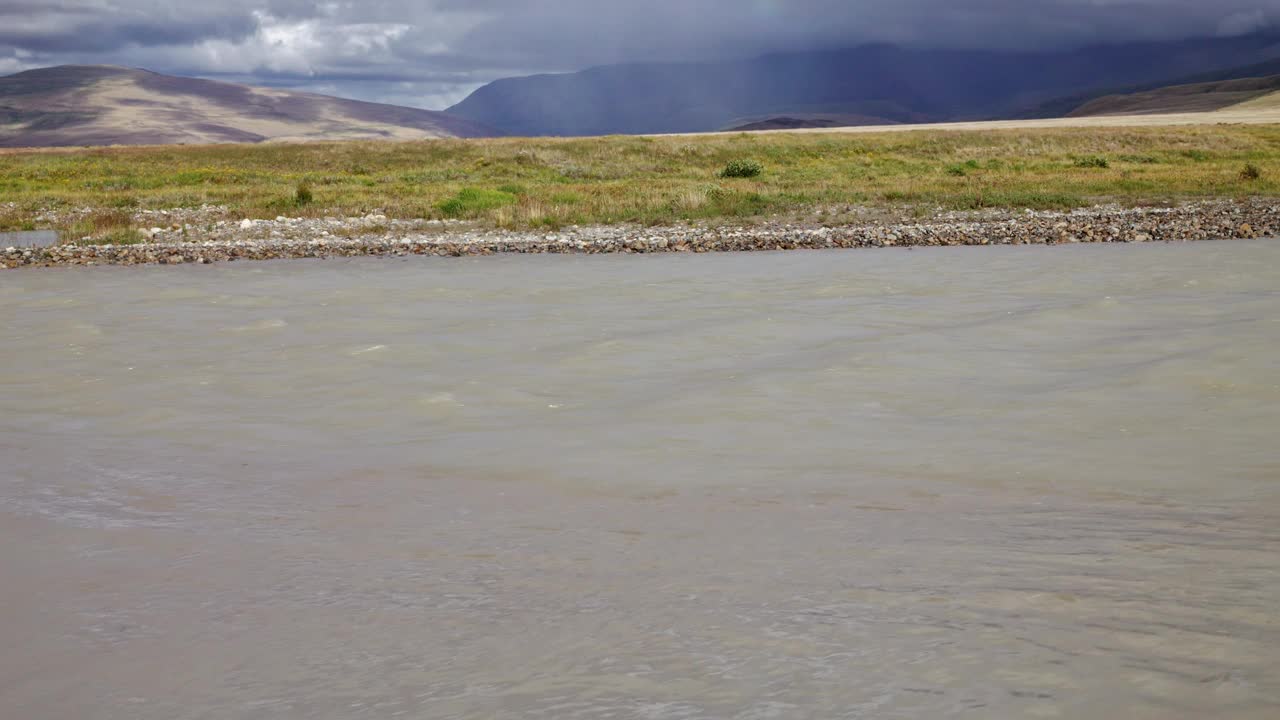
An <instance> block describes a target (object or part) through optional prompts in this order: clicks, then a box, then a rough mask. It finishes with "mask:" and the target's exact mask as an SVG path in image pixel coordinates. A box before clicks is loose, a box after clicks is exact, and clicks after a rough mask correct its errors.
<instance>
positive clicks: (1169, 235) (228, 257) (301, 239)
mask: <svg viewBox="0 0 1280 720" xmlns="http://www.w3.org/2000/svg"><path fill="white" fill-rule="evenodd" d="M217 211H218V210H217V209H216V208H214V209H208V208H206V209H205V210H204V212H217ZM198 212H201V211H173V212H172V213H170V212H163V213H155V212H153V213H152V214H150V215H149V216H148V218H150V219H151V220H153V221H156V220H157V219H159V218H164V219H165V220H171V221H173V222H169V223H168V224H166V225H165V226H164V227H160V226H153V227H150V228H148V229H147V230H145V231H143V234H144V235H145V236H146V237H147V238H148V239H147V241H145V242H140V243H136V244H129V245H94V244H64V245H55V246H50V247H34V248H33V247H23V248H18V247H12V248H4V249H0V267H6V268H17V267H23V266H58V265H138V264H150V263H159V264H182V263H200V264H207V263H215V262H227V261H235V260H275V259H288V258H327V257H355V256H407V255H436V256H469V255H493V254H498V253H529V254H538V253H582V254H597V253H653V252H695V253H704V252H747V251H763V250H805V249H809V250H816V249H834V248H862V247H925V246H950V245H1030V244H1050V245H1051V244H1059V243H1115V242H1119V243H1131V242H1171V241H1178V242H1181V241H1192V240H1213V239H1232V238H1256V237H1270V236H1274V235H1280V201H1277V200H1271V199H1248V200H1217V201H1204V202H1194V203H1184V204H1180V205H1176V206H1172V207H1142V208H1123V207H1119V206H1099V207H1093V208H1086V209H1080V210H1073V211H1033V210H1025V211H991V210H987V211H971V212H945V213H939V214H937V215H936V216H934V217H932V218H929V219H927V220H923V221H907V220H904V219H903V217H902V215H901V214H896V215H895V214H893V213H888V214H885V213H877V212H875V211H873V210H870V209H857V208H843V209H832V210H830V211H829V212H830V217H831V218H832V221H831V222H825V223H824V222H818V221H798V220H794V219H788V220H786V221H779V220H770V221H760V222H756V223H752V224H737V225H701V226H700V225H685V226H675V225H671V226H657V227H641V226H628V225H600V226H583V227H571V228H568V229H563V230H560V231H556V232H533V231H518V230H502V229H494V228H482V227H479V226H476V225H472V224H468V223H457V222H445V221H439V220H430V221H423V220H419V221H403V220H389V219H388V218H386V217H385V216H382V215H377V214H374V215H368V216H362V217H355V218H289V217H284V216H279V217H277V218H276V219H275V220H254V219H244V220H241V221H238V222H236V221H225V220H223V221H217V222H213V223H208V224H206V225H204V226H203V227H201V226H200V224H199V223H193V222H186V221H187V220H191V219H193V217H192V213H198Z"/></svg>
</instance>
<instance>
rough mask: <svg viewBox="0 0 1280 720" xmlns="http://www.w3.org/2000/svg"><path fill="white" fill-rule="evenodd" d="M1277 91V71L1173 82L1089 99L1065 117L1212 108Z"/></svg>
mask: <svg viewBox="0 0 1280 720" xmlns="http://www.w3.org/2000/svg"><path fill="white" fill-rule="evenodd" d="M1277 91H1280V75H1272V76H1270V77H1255V78H1241V79H1238V80H1220V81H1216V82H1205V83H1195V84H1191V85H1172V86H1169V87H1162V88H1157V89H1155V90H1145V91H1142V92H1134V93H1127V94H1117V95H1107V96H1105V97H1100V98H1097V99H1096V100H1090V101H1089V102H1086V103H1085V104H1083V105H1081V106H1080V107H1078V108H1076V109H1075V110H1073V111H1072V112H1071V113H1069V114H1068V115H1067V117H1091V116H1095V115H1152V114H1163V113H1184V112H1212V111H1214V110H1222V109H1224V108H1228V107H1231V106H1233V105H1239V104H1241V103H1245V102H1249V101H1251V100H1255V99H1257V98H1261V97H1263V96H1266V95H1270V94H1271V93H1274V92H1277Z"/></svg>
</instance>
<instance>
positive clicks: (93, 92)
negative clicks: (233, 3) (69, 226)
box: [0, 65, 501, 147]
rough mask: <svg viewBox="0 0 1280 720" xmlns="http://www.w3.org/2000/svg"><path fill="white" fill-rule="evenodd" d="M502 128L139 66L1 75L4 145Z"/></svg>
mask: <svg viewBox="0 0 1280 720" xmlns="http://www.w3.org/2000/svg"><path fill="white" fill-rule="evenodd" d="M495 134H501V133H499V132H498V131H496V130H491V129H489V128H486V127H483V126H481V125H479V124H477V123H476V122H474V121H471V120H466V119H463V118H457V117H453V116H450V115H447V114H445V113H440V112H432V111H429V110H418V109H415V108H406V107H397V106H395V105H379V104H377V103H367V102H360V101H356V100H343V99H341V98H334V97H328V96H325V95H313V94H310V93H298V92H288V91H284V90H274V89H267V88H255V87H249V86H247V85H236V84H232V83H225V82H216V81H213V80H199V79H194V78H184V77H173V76H170V75H160V74H158V73H153V72H149V71H146V70H137V69H133V68H122V67H114V66H105V65H63V66H60V67H52V68H43V69H40V70H28V71H27V72H21V73H18V74H16V75H9V76H7V77H0V147H38V146H65V145H115V144H120V145H143V144H145V145H159V144H170V143H221V142H262V141H266V140H339V139H357V138H385V139H416V138H437V137H477V136H486V135H495Z"/></svg>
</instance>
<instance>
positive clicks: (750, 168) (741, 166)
mask: <svg viewBox="0 0 1280 720" xmlns="http://www.w3.org/2000/svg"><path fill="white" fill-rule="evenodd" d="M763 172H764V166H763V165H761V164H760V163H758V162H756V161H755V160H730V161H729V164H728V165H725V166H724V169H723V170H721V171H720V177H722V178H753V177H758V176H759V175H760V173H763Z"/></svg>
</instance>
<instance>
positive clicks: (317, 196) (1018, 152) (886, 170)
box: [0, 125, 1280, 236]
mask: <svg viewBox="0 0 1280 720" xmlns="http://www.w3.org/2000/svg"><path fill="white" fill-rule="evenodd" d="M739 161H740V162H749V163H754V166H756V167H760V168H761V169H762V170H763V172H761V173H760V174H758V175H756V176H754V177H722V175H723V174H724V171H725V170H726V168H728V167H730V166H731V164H732V163H735V162H739ZM1245 166H1253V167H1255V168H1258V170H1259V172H1258V173H1257V175H1256V176H1253V173H1247V174H1246V173H1242V172H1241V168H1242V167H1245ZM1277 166H1280V126H1227V125H1213V126H1210V125H1206V126H1193V127H1153V128H1117V129H1084V128H1061V129H1034V130H995V131H967V132H946V131H914V132H907V133H877V134H841V133H829V134H764V135H752V134H734V135H715V136H683V137H654V138H646V137H608V138H590V139H539V140H528V139H494V140H439V141H425V142H347V143H317V144H297V145H284V144H278V145H277V144H272V145H217V146H184V147H147V148H104V149H78V150H71V151H62V150H45V151H5V152H3V153H0V230H11V229H22V228H29V227H32V226H36V225H40V223H39V222H37V221H36V217H37V215H38V214H39V212H40V211H42V210H63V211H65V210H68V209H72V208H82V207H90V208H94V209H95V214H103V213H118V214H117V215H114V216H113V217H114V218H115V220H113V221H111V222H104V223H99V224H98V225H95V226H94V227H92V228H91V230H90V232H89V233H88V234H90V235H93V236H107V235H109V234H110V233H111V232H113V231H115V230H117V229H120V226H119V225H118V223H119V222H121V217H124V216H127V215H128V214H129V213H131V212H133V211H135V210H141V209H171V208H181V207H193V206H199V205H202V204H213V205H224V206H227V207H228V208H229V214H230V216H231V217H233V218H236V217H274V216H276V215H278V214H289V215H304V216H332V215H363V214H368V213H370V212H375V211H377V212H381V213H383V214H386V215H387V216H389V217H391V218H404V219H412V218H466V219H472V220H477V221H480V222H482V223H487V224H492V225H497V226H503V227H541V226H558V225H567V224H586V223H618V222H636V223H655V224H656V223H676V222H682V221H710V222H719V221H725V222H734V221H739V220H741V219H743V218H751V217H756V216H762V215H772V214H784V213H807V212H809V211H812V210H814V209H816V208H819V207H833V206H848V205H871V206H887V207H893V206H911V208H912V209H913V210H921V209H924V210H928V209H930V208H934V209H936V208H943V209H950V208H987V207H991V208H1011V209H1018V208H1071V207H1079V206H1083V205H1089V204H1094V203H1100V202H1119V203H1121V204H1130V205H1138V204H1149V203H1152V202H1168V201H1174V200H1180V199H1194V198H1210V197H1236V196H1245V195H1249V196H1276V195H1280V181H1277V180H1276V178H1280V173H1274V172H1270V169H1271V168H1273V167H1277ZM731 174H733V173H731ZM1246 175H1249V176H1250V177H1246ZM301 189H305V190H306V192H305V193H303V192H301V191H300V190H301ZM308 198H309V199H308ZM924 210H921V211H924ZM113 223H115V224H113ZM81 229H83V228H81ZM124 229H128V226H124Z"/></svg>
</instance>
